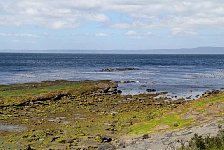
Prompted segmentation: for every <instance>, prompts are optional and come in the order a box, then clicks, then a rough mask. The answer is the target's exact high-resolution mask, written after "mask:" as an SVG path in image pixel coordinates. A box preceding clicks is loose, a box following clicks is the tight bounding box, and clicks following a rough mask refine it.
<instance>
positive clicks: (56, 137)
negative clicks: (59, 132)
mask: <svg viewBox="0 0 224 150" xmlns="http://www.w3.org/2000/svg"><path fill="white" fill-rule="evenodd" d="M58 138H60V137H59V136H55V137H52V138H51V142H54V141H55V140H57V139H58Z"/></svg>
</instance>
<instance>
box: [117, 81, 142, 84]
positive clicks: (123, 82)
mask: <svg viewBox="0 0 224 150" xmlns="http://www.w3.org/2000/svg"><path fill="white" fill-rule="evenodd" d="M136 82H138V81H133V80H125V81H120V82H119V83H122V84H126V83H136Z"/></svg>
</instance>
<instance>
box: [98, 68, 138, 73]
mask: <svg viewBox="0 0 224 150" xmlns="http://www.w3.org/2000/svg"><path fill="white" fill-rule="evenodd" d="M129 70H139V69H138V68H105V69H102V70H101V71H103V72H113V71H129Z"/></svg>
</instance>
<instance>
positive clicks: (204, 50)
mask: <svg viewBox="0 0 224 150" xmlns="http://www.w3.org/2000/svg"><path fill="white" fill-rule="evenodd" d="M0 52H5V53H7V52H9V53H77V54H224V47H197V48H181V49H151V50H0Z"/></svg>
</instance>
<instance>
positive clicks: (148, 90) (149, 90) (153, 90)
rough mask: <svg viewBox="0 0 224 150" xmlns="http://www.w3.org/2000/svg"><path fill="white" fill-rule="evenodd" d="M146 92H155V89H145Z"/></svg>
mask: <svg viewBox="0 0 224 150" xmlns="http://www.w3.org/2000/svg"><path fill="white" fill-rule="evenodd" d="M146 91H147V92H156V89H146Z"/></svg>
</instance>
